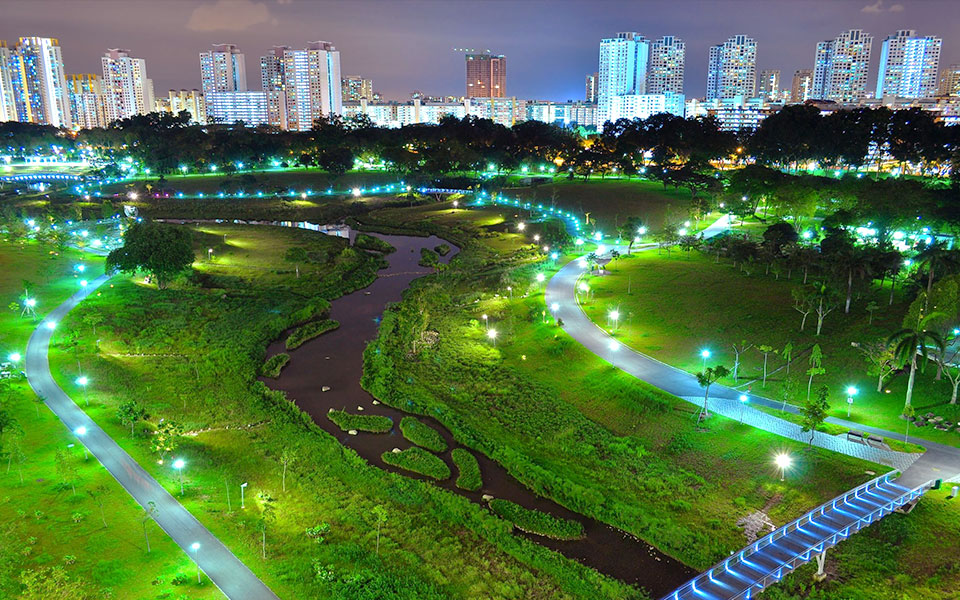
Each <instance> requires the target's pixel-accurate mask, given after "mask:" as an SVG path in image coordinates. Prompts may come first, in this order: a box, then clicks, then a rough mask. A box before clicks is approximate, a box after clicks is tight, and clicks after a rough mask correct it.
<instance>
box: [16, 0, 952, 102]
mask: <svg viewBox="0 0 960 600" xmlns="http://www.w3.org/2000/svg"><path fill="white" fill-rule="evenodd" d="M45 4H49V3H48V2H45V1H44V0H40V1H39V2H35V3H31V4H30V5H26V4H24V3H14V4H10V5H8V6H7V7H5V12H6V13H7V14H8V16H9V18H7V19H4V23H3V24H0V39H6V40H7V41H8V43H10V44H11V45H13V43H15V41H16V40H17V39H18V38H19V37H23V36H42V37H54V38H58V39H59V40H60V44H61V47H62V48H63V54H64V62H65V68H66V71H67V72H68V73H87V72H90V73H96V72H97V71H99V69H97V68H96V67H97V66H99V61H100V57H102V56H103V53H104V50H106V49H107V48H129V49H130V51H131V52H132V53H133V55H135V56H137V57H139V58H143V59H145V60H146V61H147V62H148V63H149V65H150V75H151V78H152V79H153V80H154V87H155V89H156V90H158V93H157V96H162V95H163V92H159V90H168V89H193V88H200V87H201V86H200V78H199V74H198V71H197V69H196V64H197V63H196V60H197V59H196V56H197V53H198V52H201V51H205V50H209V49H210V47H211V45H213V44H235V45H237V46H239V47H240V48H241V50H242V51H243V52H245V53H248V54H250V55H252V56H253V55H257V56H259V55H261V54H262V53H265V52H266V51H267V50H268V49H269V48H271V47H273V46H275V45H278V44H292V45H301V44H303V43H305V42H306V41H308V40H315V39H330V40H331V42H332V43H333V44H335V45H336V46H337V48H338V50H340V51H341V52H342V55H343V57H344V58H343V62H344V65H343V72H344V73H351V74H357V75H360V76H362V77H363V78H365V79H372V80H373V81H374V85H375V89H376V91H377V92H380V93H382V94H383V96H384V98H386V99H395V100H405V99H408V98H409V94H410V93H411V92H413V91H414V90H423V91H424V92H426V93H428V94H430V95H457V96H459V95H461V94H462V89H463V55H462V54H460V53H457V52H454V51H453V48H454V47H461V46H468V47H482V48H490V49H491V50H493V51H494V52H495V53H497V54H503V55H505V56H507V57H508V58H509V59H510V63H511V69H510V84H509V90H508V95H509V96H516V97H518V98H521V97H522V98H537V99H552V100H567V99H571V100H577V99H582V98H583V77H584V75H585V74H587V73H592V72H594V71H596V70H597V48H598V44H599V41H600V40H601V39H603V38H608V37H612V36H614V35H615V34H616V33H617V32H619V31H637V32H638V33H640V34H641V35H643V36H644V37H646V38H648V39H657V38H660V37H661V36H676V37H677V38H680V39H682V40H683V41H684V43H685V44H686V65H685V77H684V86H685V93H686V95H687V96H688V97H699V96H704V95H705V94H706V81H707V77H706V73H707V62H708V49H709V47H711V46H714V45H716V44H721V43H723V41H724V40H726V39H728V38H730V37H733V36H735V35H741V34H742V35H747V36H749V37H751V38H753V39H755V40H756V41H757V60H756V69H757V72H758V73H759V72H760V71H761V70H774V69H776V70H780V71H781V72H782V73H793V72H795V71H796V70H798V69H807V68H812V67H813V66H814V59H815V56H814V55H815V47H816V45H817V43H819V42H822V41H823V40H829V39H834V38H836V36H837V35H838V34H840V33H841V32H842V31H846V30H850V29H861V30H863V31H864V32H865V33H868V34H870V35H871V36H873V39H874V40H875V43H874V49H873V52H872V55H871V57H870V65H869V69H868V80H867V83H866V90H867V91H868V92H872V91H873V90H875V89H876V84H877V72H878V68H879V60H880V52H879V44H880V41H882V40H884V39H886V38H887V37H888V36H891V35H894V34H895V33H896V32H897V31H900V30H904V29H911V30H916V31H917V34H918V35H920V36H935V37H937V38H941V39H943V40H944V42H943V47H942V51H941V56H940V64H941V66H942V67H946V66H948V65H949V64H953V63H958V62H960V43H956V44H955V43H953V42H954V40H960V15H958V16H954V15H953V14H952V13H953V12H955V11H951V10H950V8H951V6H950V3H949V2H939V1H935V0H931V1H928V2H915V1H913V2H911V1H909V0H906V1H901V2H896V3H894V2H890V1H889V0H882V1H880V2H876V1H874V2H869V1H867V0H860V1H856V2H854V1H851V2H845V3H842V4H838V3H830V2H818V1H810V2H777V3H763V2H753V1H748V0H744V1H738V2H685V3H682V4H684V5H686V6H688V7H690V8H691V9H695V10H696V12H697V14H698V15H699V18H698V19H697V20H696V21H695V22H693V21H691V20H690V19H689V18H688V16H689V13H690V11H686V10H685V11H677V10H675V8H676V4H669V3H661V2H653V3H645V4H644V6H643V9H642V10H641V9H640V8H639V7H637V6H635V5H633V4H630V3H624V2H599V3H595V4H594V5H593V6H594V7H595V8H596V10H595V11H591V12H592V13H593V12H595V14H594V15H592V16H591V18H590V19H584V17H585V14H584V12H583V11H584V8H583V7H582V6H581V5H578V4H574V3H567V2H551V3H544V2H522V3H514V4H513V5H512V8H511V10H510V12H511V15H512V16H513V17H514V18H512V19H509V20H502V19H497V18H496V14H499V12H500V11H484V10H476V11H472V12H471V14H472V17H471V19H470V20H469V23H465V24H461V22H460V19H458V18H457V17H458V16H459V15H461V14H462V12H463V11H466V10H470V8H471V7H477V6H478V5H490V4H491V3H489V2H488V3H472V2H454V3H448V4H444V3H439V2H397V3H390V4H383V3H374V4H376V10H370V9H371V4H370V3H366V2H356V3H350V4H347V3H342V2H296V1H291V0H279V1H269V2H268V1H263V2H255V1H253V0H217V1H213V0H209V1H205V2H204V1H198V2H188V1H184V2H177V3H159V4H162V5H163V6H162V7H161V6H159V5H158V3H153V4H150V3H146V2H129V3H124V7H125V10H124V11H116V10H110V9H109V7H110V6H111V5H112V6H116V4H117V2H114V1H111V0H78V1H77V2H75V3H74V6H77V7H78V8H86V9H89V10H76V11H71V12H70V14H69V15H67V14H61V13H60V12H58V11H53V10H42V8H43V5H45ZM495 4H497V5H499V6H501V7H502V6H503V5H504V4H505V3H504V2H498V3H495ZM548 5H549V6H550V7H552V8H554V9H556V8H557V7H564V6H566V7H568V8H569V9H570V10H568V11H564V10H549V11H544V10H543V8H544V7H545V6H548ZM51 6H52V4H51ZM38 7H39V8H40V10H38ZM671 7H673V8H672V9H671ZM426 8H429V10H426ZM685 15H686V16H685ZM93 16H96V17H97V18H96V19H94V18H92V17H93ZM141 20H142V21H144V22H151V23H153V24H154V25H155V26H154V27H152V29H153V30H163V31H164V36H163V37H162V38H160V37H156V36H143V35H142V33H141V32H139V31H137V28H136V26H135V25H136V23H137V22H140V21H141ZM530 23H541V24H542V27H540V28H537V29H538V30H542V31H543V34H539V33H537V31H534V32H531V31H530V28H529V24H530ZM707 23H709V24H707ZM775 23H789V24H790V25H789V27H778V26H776V25H775ZM124 24H126V26H124ZM562 27H567V28H570V27H575V28H576V29H575V31H576V35H566V36H562V37H557V38H556V39H553V37H554V36H553V35H552V34H550V36H551V39H552V42H551V44H544V43H541V42H538V39H540V36H542V35H548V34H549V32H550V31H554V32H555V31H556V30H557V28H562ZM418 33H420V34H421V35H417V34H418ZM411 34H412V35H411ZM411 40H414V41H411ZM544 65H548V67H547V68H545V67H544ZM254 67H255V65H247V69H246V73H245V74H246V77H247V79H248V81H256V80H257V77H256V75H257V73H253V72H252V71H251V69H254ZM251 77H253V79H250V78H251ZM251 89H252V86H251Z"/></svg>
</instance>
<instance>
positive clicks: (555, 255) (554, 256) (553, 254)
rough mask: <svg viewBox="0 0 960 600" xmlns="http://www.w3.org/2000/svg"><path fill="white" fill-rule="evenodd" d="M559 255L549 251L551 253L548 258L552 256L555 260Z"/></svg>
mask: <svg viewBox="0 0 960 600" xmlns="http://www.w3.org/2000/svg"><path fill="white" fill-rule="evenodd" d="M559 257H560V255H559V254H557V253H556V252H551V253H550V258H552V259H553V260H557V258H559Z"/></svg>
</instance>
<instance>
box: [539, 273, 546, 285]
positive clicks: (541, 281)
mask: <svg viewBox="0 0 960 600" xmlns="http://www.w3.org/2000/svg"><path fill="white" fill-rule="evenodd" d="M544 279H546V277H544V275H543V273H537V282H538V283H543V280H544Z"/></svg>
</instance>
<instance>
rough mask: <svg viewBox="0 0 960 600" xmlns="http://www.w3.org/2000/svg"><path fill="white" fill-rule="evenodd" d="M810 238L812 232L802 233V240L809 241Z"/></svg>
mask: <svg viewBox="0 0 960 600" xmlns="http://www.w3.org/2000/svg"><path fill="white" fill-rule="evenodd" d="M812 237H813V232H811V231H804V232H803V239H805V240H809V239H810V238H812Z"/></svg>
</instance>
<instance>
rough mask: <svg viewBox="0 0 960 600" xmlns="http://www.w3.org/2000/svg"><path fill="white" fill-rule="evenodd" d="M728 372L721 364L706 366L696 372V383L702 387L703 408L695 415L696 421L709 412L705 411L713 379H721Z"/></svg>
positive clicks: (707, 415) (705, 416)
mask: <svg viewBox="0 0 960 600" xmlns="http://www.w3.org/2000/svg"><path fill="white" fill-rule="evenodd" d="M729 374H730V370H729V369H728V368H726V367H724V366H723V365H717V366H715V367H707V368H706V369H704V370H703V371H700V372H699V373H697V383H699V384H700V387H702V388H703V410H701V411H700V414H699V415H697V421H698V422H699V421H702V420H703V419H705V418H707V417H709V416H710V413H709V412H708V411H707V400H708V399H709V397H710V386H711V385H712V384H713V383H714V382H715V381H717V380H719V379H722V378H724V377H726V376H727V375H729Z"/></svg>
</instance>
